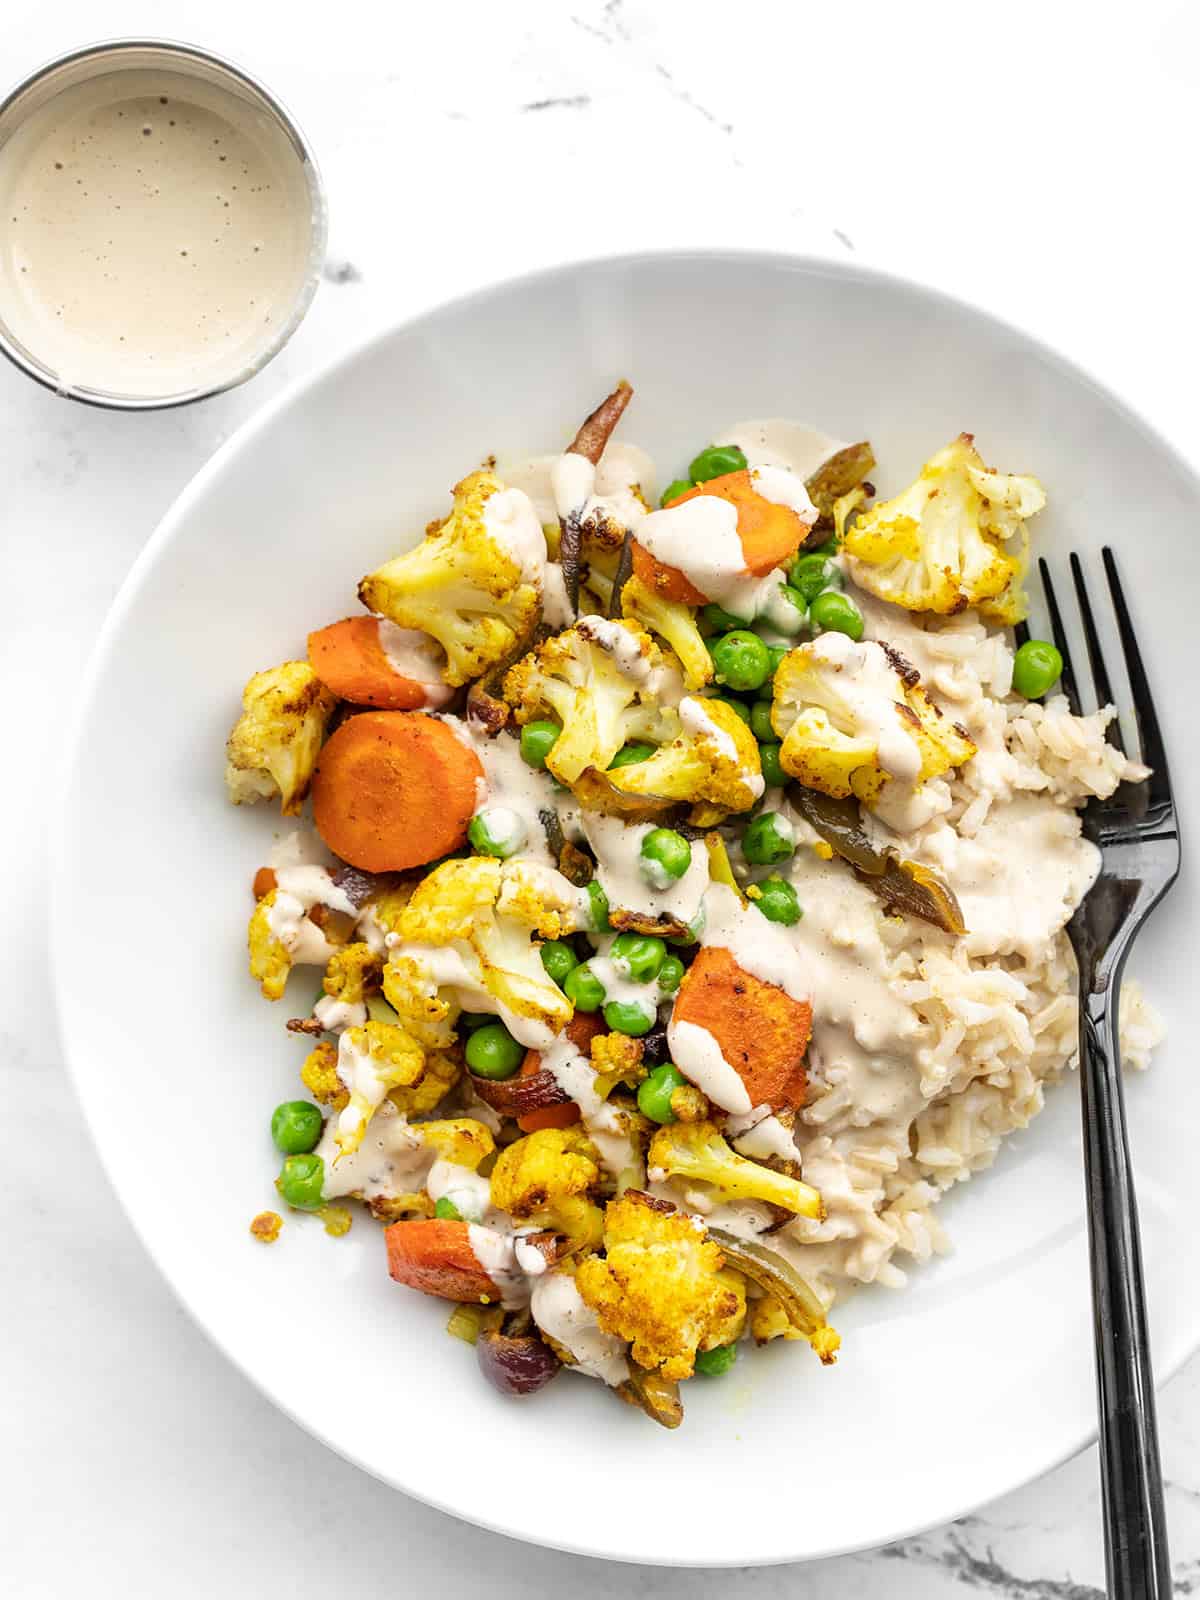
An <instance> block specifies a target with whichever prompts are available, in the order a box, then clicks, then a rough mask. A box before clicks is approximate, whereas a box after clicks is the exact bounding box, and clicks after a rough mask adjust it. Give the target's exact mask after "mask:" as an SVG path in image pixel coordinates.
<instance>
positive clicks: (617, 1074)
mask: <svg viewBox="0 0 1200 1600" xmlns="http://www.w3.org/2000/svg"><path fill="white" fill-rule="evenodd" d="M644 1053H645V1047H644V1046H643V1044H642V1041H641V1040H640V1039H634V1038H633V1037H632V1036H631V1035H630V1034H628V1033H601V1034H597V1036H596V1037H595V1038H594V1039H593V1040H592V1046H591V1058H592V1071H593V1072H594V1073H595V1074H596V1082H595V1089H596V1093H597V1094H598V1095H599V1096H600V1098H601V1099H602V1100H607V1099H608V1097H609V1095H610V1094H611V1093H612V1092H613V1090H614V1089H616V1088H618V1087H621V1088H624V1089H636V1088H637V1086H638V1084H639V1083H641V1082H642V1080H643V1078H645V1077H646V1075H647V1068H646V1066H645V1063H644V1062H643V1061H642V1056H643V1055H644Z"/></svg>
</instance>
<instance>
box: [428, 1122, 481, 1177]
mask: <svg viewBox="0 0 1200 1600" xmlns="http://www.w3.org/2000/svg"><path fill="white" fill-rule="evenodd" d="M410 1132H412V1133H415V1134H417V1135H419V1137H420V1139H421V1143H422V1144H424V1145H426V1146H427V1147H428V1148H429V1149H430V1150H434V1151H436V1152H437V1154H438V1155H439V1156H440V1157H441V1159H442V1160H443V1161H452V1162H453V1163H454V1165H455V1166H456V1167H467V1168H469V1170H470V1171H471V1172H476V1171H478V1169H479V1167H480V1165H481V1164H482V1162H484V1161H485V1160H486V1159H487V1157H488V1156H490V1155H491V1153H492V1151H493V1150H494V1149H495V1148H496V1141H495V1140H494V1139H493V1138H492V1135H491V1132H490V1130H489V1129H487V1128H485V1127H484V1125H483V1123H482V1122H477V1121H476V1120H475V1118H474V1117H446V1118H444V1119H442V1120H441V1121H439V1122H414V1123H413V1125H412V1128H411V1129H410Z"/></svg>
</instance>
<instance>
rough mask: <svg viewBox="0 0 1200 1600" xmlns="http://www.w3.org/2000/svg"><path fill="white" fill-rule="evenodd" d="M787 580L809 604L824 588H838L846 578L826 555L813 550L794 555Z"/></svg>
mask: <svg viewBox="0 0 1200 1600" xmlns="http://www.w3.org/2000/svg"><path fill="white" fill-rule="evenodd" d="M789 581H790V582H791V584H792V587H793V588H795V589H799V591H800V593H801V594H802V595H803V596H804V598H805V600H806V601H807V602H808V603H809V605H811V604H812V602H813V601H814V600H815V599H816V598H817V596H818V595H819V594H822V593H823V592H824V591H825V590H826V589H840V588H841V587H842V585H843V584H844V583H845V581H846V580H845V579H844V578H843V577H842V574H841V569H840V568H839V567H837V566H835V565H834V563H833V562H832V561H831V560H830V559H829V557H828V556H823V555H817V554H816V552H815V551H814V552H812V553H809V554H805V555H802V556H797V557H796V561H795V563H794V565H793V567H792V570H791V573H790V574H789Z"/></svg>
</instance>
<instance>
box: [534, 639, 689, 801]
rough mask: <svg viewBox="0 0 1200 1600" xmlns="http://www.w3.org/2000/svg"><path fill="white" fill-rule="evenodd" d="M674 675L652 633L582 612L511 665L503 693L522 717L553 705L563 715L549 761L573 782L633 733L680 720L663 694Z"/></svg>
mask: <svg viewBox="0 0 1200 1600" xmlns="http://www.w3.org/2000/svg"><path fill="white" fill-rule="evenodd" d="M671 678H672V673H671V671H670V663H669V662H668V661H667V658H665V657H664V655H663V653H662V651H661V650H660V649H659V648H658V646H657V645H656V644H655V643H654V640H653V639H651V637H650V635H649V634H648V633H642V632H640V631H639V629H637V628H635V627H634V626H633V625H632V624H630V623H625V622H612V621H609V620H608V619H607V618H605V617H580V619H579V621H578V622H577V623H576V624H575V626H574V627H573V628H568V629H567V630H566V631H565V632H564V633H560V634H557V635H555V637H553V638H551V639H547V640H546V641H545V642H544V643H543V644H540V645H538V647H537V649H536V650H532V651H531V652H530V653H529V654H528V655H527V656H525V657H523V658H522V659H521V660H520V661H518V662H517V664H516V665H515V666H513V667H510V668H509V670H508V672H507V673H506V675H505V678H504V698H505V699H506V700H507V701H508V703H509V704H510V705H511V706H513V707H514V708H515V710H516V714H517V721H518V722H520V723H526V722H530V721H532V720H533V719H534V718H538V717H544V716H545V715H546V714H547V712H551V713H553V715H554V716H555V717H557V719H558V721H559V722H560V723H561V724H562V732H561V733H560V734H559V736H558V738H557V739H556V740H555V742H554V746H553V748H552V749H551V751H550V753H549V754H548V755H547V757H546V766H547V769H548V770H549V771H550V773H551V774H552V775H553V776H554V777H555V778H557V779H558V781H559V782H560V783H565V784H572V783H574V782H575V781H576V779H577V778H578V777H579V776H580V775H581V774H582V773H584V772H586V771H587V770H588V768H589V767H595V768H597V770H598V771H600V772H603V771H604V770H605V769H606V768H607V766H608V764H609V762H611V760H612V758H613V757H614V756H615V755H616V753H617V751H618V750H619V749H620V748H621V746H622V745H623V744H626V743H628V742H629V741H630V740H632V739H652V740H657V739H661V738H664V737H668V736H669V732H670V730H671V729H672V727H673V726H675V725H677V724H675V723H674V721H673V718H672V717H671V713H670V710H669V708H668V707H667V706H665V705H664V704H663V703H662V695H663V693H664V692H665V691H666V690H667V688H668V685H669V683H670V681H671ZM676 681H677V680H676ZM677 693H678V691H677V690H676V697H677Z"/></svg>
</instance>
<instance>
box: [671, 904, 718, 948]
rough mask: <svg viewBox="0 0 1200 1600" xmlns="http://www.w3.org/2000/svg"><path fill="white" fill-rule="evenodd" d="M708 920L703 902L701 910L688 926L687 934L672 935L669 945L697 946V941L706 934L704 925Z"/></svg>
mask: <svg viewBox="0 0 1200 1600" xmlns="http://www.w3.org/2000/svg"><path fill="white" fill-rule="evenodd" d="M707 920H708V919H707V917H706V915H705V912H704V902H703V901H701V902H700V908H699V910H698V911H697V912H696V915H695V916H694V917H693V918H692V920H691V921H690V922H689V923H688V925H687V932H686V933H676V934H672V935H671V937H670V938H669V939H668V940H667V943H668V944H675V945H689V944H695V943H696V940H697V939H699V937H700V935H701V934H702V933H703V932H704V924H705V922H706V921H707Z"/></svg>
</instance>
